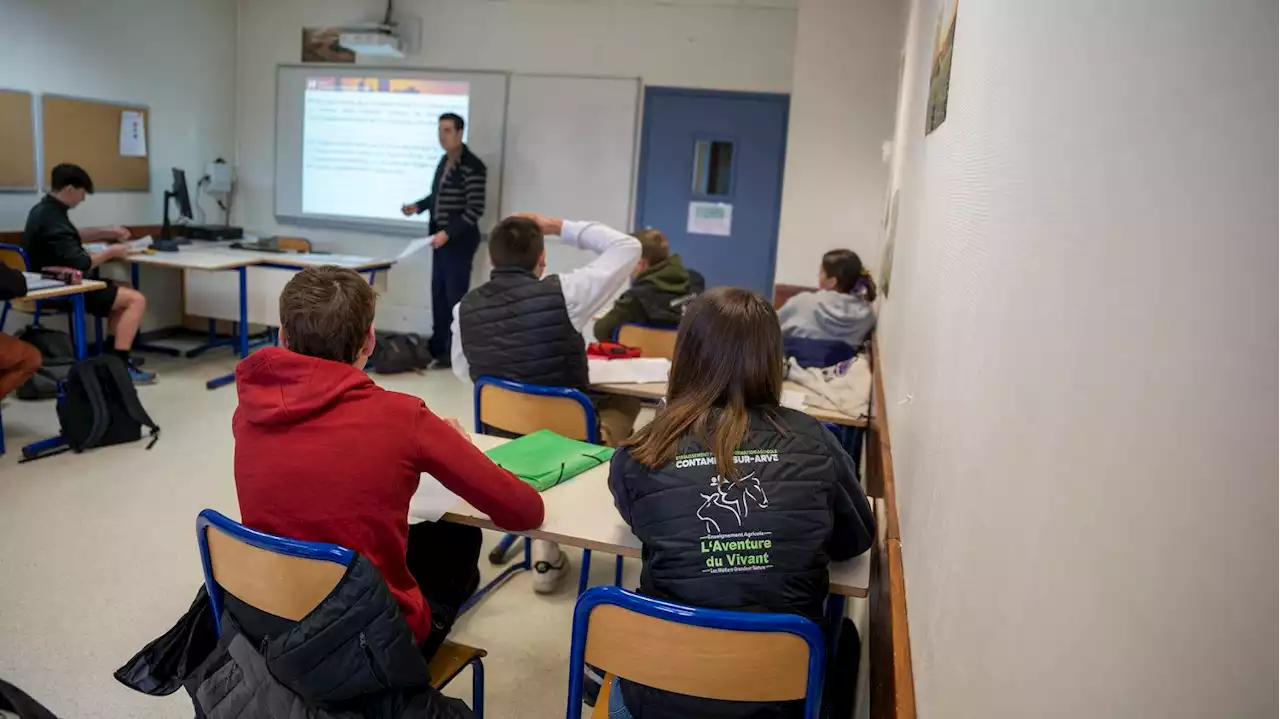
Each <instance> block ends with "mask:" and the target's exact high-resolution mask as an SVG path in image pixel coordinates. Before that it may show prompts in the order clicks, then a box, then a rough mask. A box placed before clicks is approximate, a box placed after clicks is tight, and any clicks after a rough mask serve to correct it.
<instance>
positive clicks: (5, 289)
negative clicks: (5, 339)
mask: <svg viewBox="0 0 1280 719" xmlns="http://www.w3.org/2000/svg"><path fill="white" fill-rule="evenodd" d="M25 294H27V278H26V277H25V276H24V275H23V274H22V272H21V271H20V270H15V269H13V268H12V267H9V266H8V265H3V264H0V302H4V301H6V300H11V299H13V298H15V297H21V296H23V295H25ZM0 329H4V328H3V327H0Z"/></svg>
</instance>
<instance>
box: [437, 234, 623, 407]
mask: <svg viewBox="0 0 1280 719" xmlns="http://www.w3.org/2000/svg"><path fill="white" fill-rule="evenodd" d="M560 239H561V240H563V241H564V242H565V244H567V245H570V246H571V247H577V248H579V249H583V250H589V251H591V252H595V253H596V254H598V255H599V257H597V258H595V259H594V260H592V261H591V262H589V263H587V264H586V265H584V266H582V267H579V268H577V269H573V270H569V271H568V272H564V273H561V274H560V291H561V292H563V293H564V307H565V309H566V310H568V311H569V322H570V323H572V324H573V328H574V329H575V330H577V331H578V332H582V331H583V330H584V329H586V327H587V324H588V323H590V322H591V318H592V316H594V315H595V314H596V313H598V312H599V311H600V310H602V309H604V306H605V304H607V303H608V302H609V300H611V299H613V296H614V295H615V294H616V293H617V292H618V290H619V289H621V288H622V285H623V283H624V282H626V281H627V278H628V277H630V276H631V272H632V270H634V269H635V267H636V262H638V261H639V260H640V240H637V239H636V238H634V237H632V236H631V235H628V234H626V233H625V232H621V231H619V230H615V229H613V228H612V227H609V226H608V225H603V224H601V223H599V222H574V221H572V220H565V221H564V228H563V229H562V230H561V232H560ZM460 306H461V303H458V304H456V305H454V306H453V346H452V347H450V348H449V355H450V358H451V360H452V362H453V373H454V374H455V375H457V376H458V378H459V379H461V380H464V381H466V382H470V381H471V370H470V367H469V366H468V365H467V356H466V354H465V353H464V352H463V351H462V332H461V331H460V329H459V324H458V308H459V307H460Z"/></svg>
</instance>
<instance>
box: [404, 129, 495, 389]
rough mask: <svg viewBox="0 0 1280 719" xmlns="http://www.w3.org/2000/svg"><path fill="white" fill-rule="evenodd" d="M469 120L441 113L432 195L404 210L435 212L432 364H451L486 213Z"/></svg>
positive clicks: (430, 226) (429, 345) (482, 175)
mask: <svg viewBox="0 0 1280 719" xmlns="http://www.w3.org/2000/svg"><path fill="white" fill-rule="evenodd" d="M465 126H466V122H465V121H464V120H463V119H462V118H461V117H459V116H458V115H455V114H453V113H451V112H450V113H445V114H443V115H441V116H440V146H441V147H442V148H444V157H442V158H440V164H439V165H437V166H436V176H435V179H434V180H433V181H432V183H431V188H432V191H431V194H429V195H427V196H426V197H424V198H422V199H421V200H418V201H417V202H414V203H412V204H409V205H405V206H404V207H402V208H400V211H401V212H403V213H404V214H405V216H406V217H407V216H409V215H418V214H422V213H423V212H430V213H431V221H430V222H429V223H428V225H427V227H428V232H430V233H431V246H432V247H433V248H435V251H434V252H433V253H432V262H431V320H432V329H431V339H430V341H428V343H427V349H428V351H430V352H431V356H432V357H434V358H435V361H434V362H432V364H431V366H432V367H448V366H449V365H450V360H449V345H450V337H449V324H450V322H451V321H452V319H453V306H454V305H456V304H458V302H459V301H461V300H462V296H463V295H465V294H467V290H468V289H470V287H471V261H472V259H473V258H474V257H475V255H476V248H477V247H479V246H480V228H479V227H478V226H477V224H476V223H478V222H479V221H480V216H481V215H483V214H484V190H485V167H484V163H483V162H481V161H480V158H478V157H476V156H475V155H474V154H472V152H471V150H469V149H468V148H467V146H466V145H465V144H463V142H462V129H463V128H464V127H465Z"/></svg>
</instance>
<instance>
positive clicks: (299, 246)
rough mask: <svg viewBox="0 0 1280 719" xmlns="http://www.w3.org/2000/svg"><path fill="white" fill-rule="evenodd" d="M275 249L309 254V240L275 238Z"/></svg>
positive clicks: (301, 238) (303, 238)
mask: <svg viewBox="0 0 1280 719" xmlns="http://www.w3.org/2000/svg"><path fill="white" fill-rule="evenodd" d="M276 247H279V248H280V249H282V250H292V251H294V252H310V251H311V240H308V239H307V238H305V237H284V236H278V237H276Z"/></svg>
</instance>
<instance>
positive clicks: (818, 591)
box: [609, 408, 875, 719]
mask: <svg viewBox="0 0 1280 719" xmlns="http://www.w3.org/2000/svg"><path fill="white" fill-rule="evenodd" d="M735 464H736V466H737V468H738V470H739V472H740V476H739V478H738V479H737V480H736V481H733V482H728V481H723V480H722V479H721V477H720V475H719V473H718V472H717V471H716V463H715V458H714V457H713V456H712V455H711V454H710V451H709V449H708V448H707V447H703V446H701V445H700V444H699V443H698V442H697V441H696V440H695V439H694V438H693V437H685V438H684V439H682V440H681V441H680V444H679V447H678V450H677V452H676V457H675V458H674V459H672V460H670V461H668V462H667V463H666V464H665V465H663V466H662V467H660V468H657V469H650V468H649V467H646V466H644V465H642V464H640V463H639V462H638V461H636V460H635V459H634V458H632V456H631V451H630V450H629V449H627V448H623V449H620V450H618V452H617V453H616V454H614V456H613V463H612V465H611V466H610V469H609V488H610V490H611V491H612V492H613V497H614V501H615V503H616V504H617V507H618V511H619V512H620V513H621V514H622V518H623V519H624V520H626V522H627V524H628V525H630V526H631V529H632V531H634V532H635V534H636V536H637V537H639V538H640V541H641V543H642V544H643V549H642V558H643V567H642V569H641V573H640V593H641V594H645V595H648V596H651V597H656V598H658V599H665V600H668V601H673V602H678V603H681V604H688V605H690V606H695V607H706V608H711V609H730V610H737V611H747V612H780V613H789V614H799V615H801V616H804V617H808V618H809V619H812V620H814V621H815V622H818V623H819V625H824V620H823V603H824V601H825V599H826V597H827V589H828V576H827V565H828V563H829V562H831V561H833V560H841V559H848V558H851V557H854V556H857V555H859V554H862V553H863V552H865V551H867V550H868V549H870V548H871V544H872V542H873V541H874V538H875V516H874V515H873V514H872V511H871V506H870V504H869V503H868V502H867V497H866V494H865V493H864V492H863V489H862V486H861V485H860V484H859V483H858V479H857V473H856V472H855V471H854V466H853V459H852V458H851V457H850V456H849V454H848V453H847V452H846V451H845V450H844V449H843V448H842V447H841V446H840V445H839V443H838V442H837V441H836V438H835V436H834V435H832V434H831V432H830V431H828V430H827V429H826V428H825V427H824V426H822V424H821V423H820V422H819V421H818V420H816V419H814V418H812V417H810V416H808V415H806V414H804V413H802V412H796V411H794V410H790V409H785V408H772V409H758V410H752V412H751V425H750V431H749V434H748V436H747V439H746V440H745V441H744V442H743V443H742V444H741V445H740V447H739V449H738V452H737V454H736V455H735ZM672 650H673V651H678V648H674V647H673V648H672ZM725 671H733V668H732V667H726V668H725ZM744 680H749V678H747V677H744ZM622 694H623V698H624V700H625V701H626V705H627V708H628V709H629V710H630V711H631V714H632V715H633V716H634V717H635V719H649V718H650V717H676V716H680V717H686V716H688V717H694V716H696V717H735V718H744V717H752V718H755V717H770V718H772V717H792V716H796V717H798V716H800V715H801V714H802V710H803V706H802V703H801V702H784V703H775V704H760V703H746V702H725V701H716V700H708V699H695V698H693V697H688V696H685V695H681V694H672V693H669V692H663V691H659V690H656V689H652V688H649V687H644V686H640V685H638V684H632V683H630V682H626V681H623V682H622Z"/></svg>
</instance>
